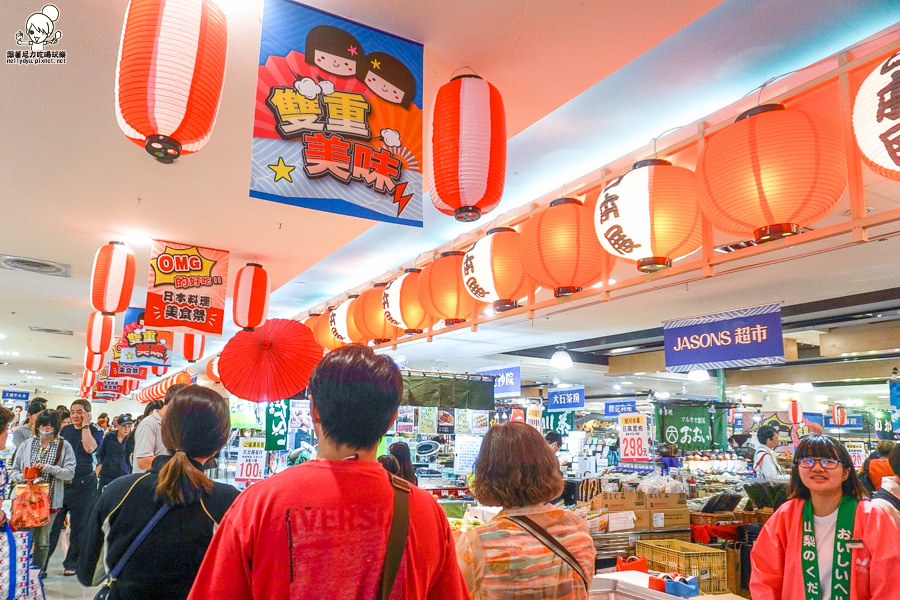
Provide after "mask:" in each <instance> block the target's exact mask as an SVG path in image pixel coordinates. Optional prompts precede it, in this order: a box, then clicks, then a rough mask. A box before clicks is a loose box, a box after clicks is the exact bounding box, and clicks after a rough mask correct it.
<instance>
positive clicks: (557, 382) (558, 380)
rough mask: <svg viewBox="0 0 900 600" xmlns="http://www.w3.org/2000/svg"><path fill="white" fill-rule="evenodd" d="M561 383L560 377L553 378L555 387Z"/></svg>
mask: <svg viewBox="0 0 900 600" xmlns="http://www.w3.org/2000/svg"><path fill="white" fill-rule="evenodd" d="M559 382H560V379H559V377H554V378H553V385H559Z"/></svg>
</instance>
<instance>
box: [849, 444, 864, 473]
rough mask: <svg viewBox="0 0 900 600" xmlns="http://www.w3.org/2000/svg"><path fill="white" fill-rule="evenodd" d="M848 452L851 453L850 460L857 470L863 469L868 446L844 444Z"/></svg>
mask: <svg viewBox="0 0 900 600" xmlns="http://www.w3.org/2000/svg"><path fill="white" fill-rule="evenodd" d="M844 446H845V447H846V448H847V452H849V453H850V460H852V461H853V467H854V468H855V469H862V468H863V464H864V463H865V462H866V445H865V444H863V443H862V442H844Z"/></svg>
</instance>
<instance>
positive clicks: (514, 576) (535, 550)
mask: <svg viewBox="0 0 900 600" xmlns="http://www.w3.org/2000/svg"><path fill="white" fill-rule="evenodd" d="M506 515H528V516H529V517H530V518H531V519H532V520H533V521H535V522H536V523H537V524H538V525H540V526H541V527H543V528H544V529H545V530H547V532H549V533H550V534H551V535H552V536H553V537H555V538H556V539H557V540H558V541H559V542H560V543H561V544H562V545H563V546H565V547H566V549H567V550H568V551H569V552H571V553H572V555H573V556H575V558H576V559H577V560H578V562H579V563H580V564H581V566H582V568H583V569H584V572H585V573H586V574H587V575H588V577H591V576H593V574H594V557H595V556H596V554H597V551H596V549H595V548H594V542H593V540H592V539H591V534H590V532H589V531H588V526H587V524H586V523H585V522H584V520H583V519H582V518H581V517H579V516H577V515H575V514H574V513H572V512H570V511H567V510H564V509H561V508H555V507H553V506H551V505H549V504H542V505H537V506H525V507H521V508H510V509H504V510H502V511H501V512H500V514H498V515H497V516H496V517H495V518H494V519H493V520H492V521H491V522H490V523H488V524H486V525H482V526H480V527H476V528H475V529H472V530H469V531H467V532H466V533H464V534H462V535H461V536H460V538H459V540H458V541H457V542H456V555H457V558H458V559H459V566H460V569H461V570H462V573H463V577H464V578H465V580H466V585H467V586H468V588H469V591H470V592H471V593H472V598H473V600H587V598H588V593H587V591H586V590H585V589H584V583H583V582H582V580H581V578H580V577H579V576H578V574H577V573H575V571H573V570H572V568H571V567H570V566H569V565H568V564H566V563H565V562H563V560H562V559H561V558H559V557H558V556H557V555H556V554H555V553H553V551H552V550H550V549H549V548H547V547H546V546H544V544H542V543H541V542H540V541H539V540H538V539H537V538H535V537H534V536H533V535H531V534H530V533H528V532H527V531H525V530H524V529H522V528H521V527H519V526H518V525H516V524H515V523H513V522H512V521H510V520H508V519H504V518H503V517H504V516H506Z"/></svg>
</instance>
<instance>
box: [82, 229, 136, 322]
mask: <svg viewBox="0 0 900 600" xmlns="http://www.w3.org/2000/svg"><path fill="white" fill-rule="evenodd" d="M134 271H135V260H134V252H132V250H131V248H129V247H128V246H126V245H125V244H123V243H122V242H109V243H108V244H106V245H105V246H101V247H100V249H99V250H97V254H96V255H95V256H94V266H93V269H92V270H91V306H93V307H94V310H96V311H99V312H101V313H103V314H106V315H111V314H114V313H119V312H124V311H125V309H126V308H128V304H129V303H130V302H131V291H132V290H133V289H134Z"/></svg>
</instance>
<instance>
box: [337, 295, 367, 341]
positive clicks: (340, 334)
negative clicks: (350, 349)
mask: <svg viewBox="0 0 900 600" xmlns="http://www.w3.org/2000/svg"><path fill="white" fill-rule="evenodd" d="M358 298H359V295H358V294H353V295H351V296H349V297H348V298H347V299H346V300H344V301H343V302H341V303H340V304H338V305H337V306H336V307H335V309H334V310H333V311H331V315H330V316H329V319H330V321H329V327H330V328H331V335H333V336H334V337H335V338H337V339H338V340H340V341H342V342H344V343H346V344H363V345H365V344H366V343H367V340H366V336H365V335H363V333H362V331H360V329H359V327H358V326H357V325H356V317H355V315H354V310H353V308H354V305H355V304H356V302H357V301H358Z"/></svg>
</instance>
